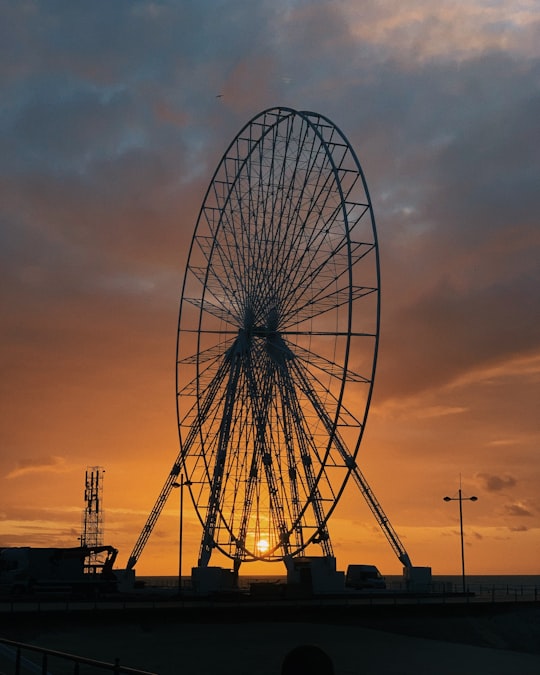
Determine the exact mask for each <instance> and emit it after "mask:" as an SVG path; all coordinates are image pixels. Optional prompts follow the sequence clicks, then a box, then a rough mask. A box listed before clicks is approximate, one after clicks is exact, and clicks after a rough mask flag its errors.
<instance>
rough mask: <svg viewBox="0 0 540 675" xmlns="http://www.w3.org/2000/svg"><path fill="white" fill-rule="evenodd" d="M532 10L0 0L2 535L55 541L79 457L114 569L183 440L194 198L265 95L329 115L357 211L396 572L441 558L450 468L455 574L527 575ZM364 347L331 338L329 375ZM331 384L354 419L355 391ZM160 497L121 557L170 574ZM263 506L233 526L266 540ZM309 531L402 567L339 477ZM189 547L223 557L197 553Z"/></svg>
mask: <svg viewBox="0 0 540 675" xmlns="http://www.w3.org/2000/svg"><path fill="white" fill-rule="evenodd" d="M533 5H534V3H532V4H531V3H527V2H524V3H518V5H517V6H515V7H514V6H510V5H509V3H504V2H503V3H492V2H487V1H484V0H473V1H472V2H469V3H450V2H441V3H435V4H434V3H432V2H427V1H426V0H414V2H412V3H407V4H406V5H405V4H402V5H400V4H398V3H394V2H389V1H388V0H384V1H383V2H365V3H358V2H356V1H355V0H345V1H344V2H340V3H328V2H322V0H320V1H319V0H314V1H313V2H310V3H290V2H285V1H284V0H272V1H271V0H262V1H261V2H257V3H252V4H251V5H250V11H249V12H246V11H245V3H239V2H237V1H236V0H232V1H231V2H228V3H219V4H218V5H216V7H212V8H211V10H210V8H209V5H208V3H204V2H203V3H189V2H188V3H154V2H146V1H145V0H140V1H138V2H134V3H125V2H121V3H102V4H101V5H100V8H99V9H97V8H96V7H95V6H94V5H93V3H85V4H82V5H80V6H78V5H77V6H73V7H70V8H69V10H68V9H65V10H59V9H58V8H57V6H56V5H51V4H50V3H47V2H44V1H42V0H36V2H31V3H4V4H3V5H2V8H1V9H0V20H1V21H2V25H3V26H5V27H6V29H5V30H4V32H5V33H6V34H7V36H8V37H6V40H5V42H4V45H3V49H4V58H3V59H2V65H0V69H1V72H2V94H3V96H2V108H3V114H2V116H1V117H0V142H1V143H2V148H3V152H2V153H0V158H1V159H0V162H1V163H2V181H1V182H0V190H1V195H2V199H1V201H0V214H1V218H0V234H1V237H2V241H1V245H0V256H1V266H0V274H1V280H2V283H1V284H0V289H1V290H0V294H1V298H2V315H1V316H2V318H1V324H0V330H1V344H2V351H1V355H2V377H1V378H0V387H1V396H2V398H1V403H2V415H1V422H0V439H1V453H0V494H1V499H0V546H36V547H38V546H76V545H77V543H78V537H79V536H80V528H81V515H82V511H83V508H84V501H83V494H84V493H83V490H84V484H83V483H84V476H85V471H86V468H87V467H88V466H101V467H104V469H105V472H106V473H105V478H104V488H103V509H104V514H105V515H104V531H105V536H104V538H105V541H106V543H107V544H111V545H113V546H115V547H116V548H118V549H119V552H120V553H119V558H118V565H119V566H120V567H122V566H125V564H126V561H127V559H128V556H129V554H130V552H131V549H132V547H133V545H134V543H135V541H136V540H137V537H138V535H139V533H140V532H141V529H142V528H143V526H144V523H145V522H146V519H147V517H148V515H149V513H150V512H151V509H152V507H153V506H154V503H155V500H156V498H157V496H158V495H159V493H160V490H161V488H162V486H163V484H164V482H165V480H166V479H167V477H168V475H169V473H170V471H171V467H172V465H173V463H174V461H175V459H176V457H177V455H178V452H179V440H178V429H177V420H176V408H175V393H176V392H175V386H176V382H175V377H176V373H175V369H176V363H175V361H176V353H175V350H176V339H177V329H178V309H179V300H180V294H181V288H182V281H183V277H184V270H185V266H186V261H187V259H188V252H189V247H190V243H191V240H192V235H193V230H194V226H195V223H196V222H197V218H198V216H199V210H200V208H201V204H202V203H203V200H204V198H205V194H206V190H207V188H208V185H209V183H210V181H211V179H212V175H213V172H214V171H215V169H216V167H217V166H218V164H219V162H220V159H221V157H222V155H223V153H224V152H225V150H226V149H227V146H228V144H229V143H230V142H231V140H232V139H233V138H234V137H235V135H236V134H237V132H238V131H239V129H240V128H242V126H243V125H244V124H245V123H246V122H247V121H248V120H249V119H251V118H252V117H253V116H254V115H256V114H257V113H258V112H260V111H261V110H264V109H266V108H269V107H273V106H278V105H283V106H291V107H293V108H295V109H298V110H308V111H310V110H311V111H316V112H320V113H322V114H323V115H326V116H328V117H329V118H330V119H331V120H333V121H334V122H335V123H336V124H337V125H338V126H339V128H340V129H342V130H343V131H344V133H345V134H346V135H347V137H348V138H349V140H350V142H351V145H352V147H353V148H354V150H355V151H356V153H357V154H358V158H359V160H360V163H361V165H362V168H363V170H364V172H365V176H366V180H367V184H368V186H369V192H370V197H371V201H372V203H373V207H374V214H375V220H376V224H377V235H378V244H379V250H380V266H381V332H380V344H379V352H378V366H377V373H376V377H375V384H374V389H373V395H372V399H371V407H370V413H369V418H368V420H367V424H366V428H365V433H364V437H363V440H362V445H361V447H360V451H359V455H358V464H359V466H360V468H361V471H362V473H363V474H365V476H366V477H367V479H368V481H369V484H370V486H371V487H372V488H373V491H374V493H375V494H376V496H377V498H378V499H379V500H380V502H381V504H382V506H383V508H384V510H385V512H386V513H387V515H388V517H389V519H390V521H391V522H392V525H393V527H394V528H395V530H396V531H397V532H398V534H399V536H400V538H401V539H402V540H403V543H404V545H405V547H406V548H407V551H408V553H409V555H410V557H411V559H412V561H413V564H415V565H430V566H431V567H432V568H433V573H434V574H459V569H460V549H459V544H460V542H459V520H458V509H457V505H456V504H455V503H454V502H449V503H446V502H444V501H443V497H444V496H445V495H448V496H450V497H455V495H456V494H457V491H458V489H459V487H460V480H461V486H462V490H463V494H465V495H476V496H477V497H478V501H476V502H474V503H471V502H467V503H466V504H464V526H465V552H466V556H467V567H468V571H469V573H470V574H538V573H539V561H540V499H539V496H538V495H539V494H540V463H539V461H538V448H539V446H540V422H539V415H538V401H539V396H540V395H539V385H540V318H539V316H540V314H539V311H538V308H539V307H540V265H539V260H540V236H539V232H540V229H539V226H538V216H537V210H538V209H537V202H538V176H539V175H540V155H539V153H538V148H537V145H538V144H537V142H536V139H537V138H538V120H539V119H540V109H539V100H540V98H539V86H538V68H539V65H540V48H539V45H540V33H539V24H538V20H537V11H536V8H534V7H533ZM510 9H511V10H512V11H510ZM201 258H204V251H203V254H202V255H201ZM358 283H359V285H361V283H360V282H358ZM366 285H368V284H367V283H366ZM366 314H370V313H369V312H366ZM192 315H193V317H194V321H195V320H196V317H197V312H196V308H195V307H194V308H193V313H192ZM319 342H320V344H319V345H317V344H316V341H313V342H312V343H311V346H312V347H314V346H317V350H320V353H321V354H326V353H328V355H329V354H330V351H331V350H332V349H333V346H331V345H328V344H327V343H326V342H324V340H323V339H320V340H319ZM323 343H324V344H323ZM325 350H328V352H325ZM329 358H330V356H329ZM365 358H366V357H364V356H363V355H362V354H361V353H360V350H356V351H355V350H354V349H353V350H352V352H351V354H350V364H351V368H352V369H353V370H358V371H361V370H362V369H363V368H364V367H365V363H362V359H364V360H365ZM185 367H186V371H187V369H188V368H190V367H191V368H193V365H191V366H188V365H186V366H185ZM350 387H351V389H350V390H351V391H356V392H357V397H356V398H354V397H352V399H351V401H352V402H351V403H350V404H349V405H350V407H351V414H355V415H359V414H361V411H362V410H363V407H364V406H365V399H364V398H362V396H364V397H365V395H366V394H365V391H364V392H362V391H361V389H362V385H361V384H359V383H352V384H351V385H350ZM355 388H356V390H355ZM355 401H356V402H357V406H356V405H355ZM355 408H358V409H355ZM345 433H346V432H345ZM239 437H240V435H239ZM349 440H350V439H349V438H347V442H349ZM197 489H202V488H200V487H199V488H198V486H196V485H194V486H192V490H193V493H195V491H196V490H197ZM179 492H180V491H179V490H176V491H173V492H172V495H171V497H170V499H169V500H168V501H167V503H166V504H165V507H164V510H163V512H162V514H161V516H160V518H159V521H158V522H157V524H156V526H155V529H154V531H153V533H152V536H151V538H150V540H149V542H148V545H147V547H146V549H145V551H144V553H143V555H142V556H141V558H140V560H139V563H138V565H137V568H136V569H137V573H138V574H139V575H160V574H176V571H177V569H178V537H179V527H178V526H179V499H178V498H179V494H178V493H179ZM324 497H325V499H326V498H327V497H328V495H324ZM263 525H266V524H259V526H260V529H259V530H257V529H256V527H255V526H253V525H250V531H251V535H250V536H251V539H250V544H251V546H252V547H253V548H256V549H257V551H258V553H259V554H261V555H264V554H265V553H266V552H267V551H268V550H269V549H272V548H273V547H274V535H273V534H269V531H270V530H269V529H268V528H267V529H263ZM329 531H330V536H331V538H332V544H333V548H334V552H335V555H336V558H337V564H338V569H340V570H344V569H345V568H346V566H347V565H348V564H349V563H355V562H356V563H373V564H376V565H377V566H378V567H379V569H380V570H381V572H382V573H383V574H388V575H391V574H400V573H401V564H400V562H399V561H398V560H397V558H396V556H395V555H394V553H393V551H392V550H391V548H390V546H389V545H388V542H387V541H386V539H385V537H384V535H383V534H382V532H381V530H380V528H379V527H378V525H377V523H376V521H375V519H374V518H373V515H372V514H371V512H370V510H369V508H368V506H367V505H366V503H365V501H364V499H363V498H362V495H361V494H360V492H359V491H358V489H357V488H356V486H355V484H354V482H353V481H352V480H350V481H349V483H348V484H347V487H346V489H345V491H344V493H343V495H342V498H341V501H340V503H339V505H338V507H337V508H336V510H335V512H334V513H333V515H332V517H331V519H330V521H329ZM183 542H184V553H183V554H184V562H183V564H184V568H185V570H186V572H185V573H188V570H189V569H190V568H191V566H194V565H196V564H197V560H198V557H199V554H200V546H201V522H200V519H199V517H198V516H197V513H196V511H195V509H194V507H193V504H192V503H191V499H190V491H189V490H186V491H185V494H184V503H183ZM253 548H252V550H253ZM319 552H320V547H318V546H317V545H314V546H313V547H310V548H309V549H308V553H313V554H319ZM211 564H212V565H223V566H225V567H230V566H231V562H230V560H228V559H226V558H224V557H223V556H220V554H219V552H218V551H215V553H212V562H211ZM249 565H250V567H249V569H244V567H246V568H247V567H248V563H246V565H245V566H244V567H243V568H242V570H241V573H243V574H251V573H253V574H281V573H283V572H284V566H283V565H282V564H280V563H275V564H273V563H264V562H259V561H258V562H254V563H249ZM278 567H279V569H278Z"/></svg>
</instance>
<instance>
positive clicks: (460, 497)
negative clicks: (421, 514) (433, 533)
mask: <svg viewBox="0 0 540 675" xmlns="http://www.w3.org/2000/svg"><path fill="white" fill-rule="evenodd" d="M443 499H444V501H445V502H459V534H460V537H461V580H462V583H463V592H464V593H465V550H464V548H463V507H462V502H463V501H469V502H476V501H477V500H478V497H464V496H463V495H462V494H461V487H460V488H459V490H458V496H457V497H443Z"/></svg>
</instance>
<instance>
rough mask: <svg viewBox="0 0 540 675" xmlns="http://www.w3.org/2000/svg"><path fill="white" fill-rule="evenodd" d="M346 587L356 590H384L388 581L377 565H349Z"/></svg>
mask: <svg viewBox="0 0 540 675" xmlns="http://www.w3.org/2000/svg"><path fill="white" fill-rule="evenodd" d="M345 586H346V588H353V589H355V590H363V589H384V588H386V580H385V578H384V577H383V576H381V573H380V572H379V570H378V569H377V567H376V566H375V565H349V566H348V567H347V574H346V576H345Z"/></svg>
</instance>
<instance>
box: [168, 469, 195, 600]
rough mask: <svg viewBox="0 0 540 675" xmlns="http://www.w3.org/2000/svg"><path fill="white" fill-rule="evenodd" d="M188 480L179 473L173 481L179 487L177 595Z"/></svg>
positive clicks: (179, 584)
mask: <svg viewBox="0 0 540 675" xmlns="http://www.w3.org/2000/svg"><path fill="white" fill-rule="evenodd" d="M191 484H192V483H191V481H190V480H184V474H183V473H181V474H180V482H179V483H173V484H172V486H173V487H174V488H180V525H179V532H178V535H179V536H178V595H182V543H183V535H184V485H191Z"/></svg>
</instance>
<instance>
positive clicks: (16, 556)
mask: <svg viewBox="0 0 540 675" xmlns="http://www.w3.org/2000/svg"><path fill="white" fill-rule="evenodd" d="M102 553H105V554H106V558H105V560H104V561H103V562H102V563H101V564H100V565H99V566H97V567H94V568H92V571H91V572H89V571H88V565H87V563H86V562H85V561H87V560H88V558H89V556H94V555H99V554H102ZM117 555H118V551H117V549H115V548H113V547H112V546H77V547H73V548H33V547H30V546H20V547H11V548H0V593H1V594H2V595H19V596H20V595H32V594H35V593H68V594H71V595H73V594H75V593H80V594H83V595H88V594H93V595H95V594H97V593H100V592H114V591H115V590H116V587H117V582H116V577H115V574H114V572H113V569H112V567H113V564H114V561H115V560H116V556H117Z"/></svg>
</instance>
